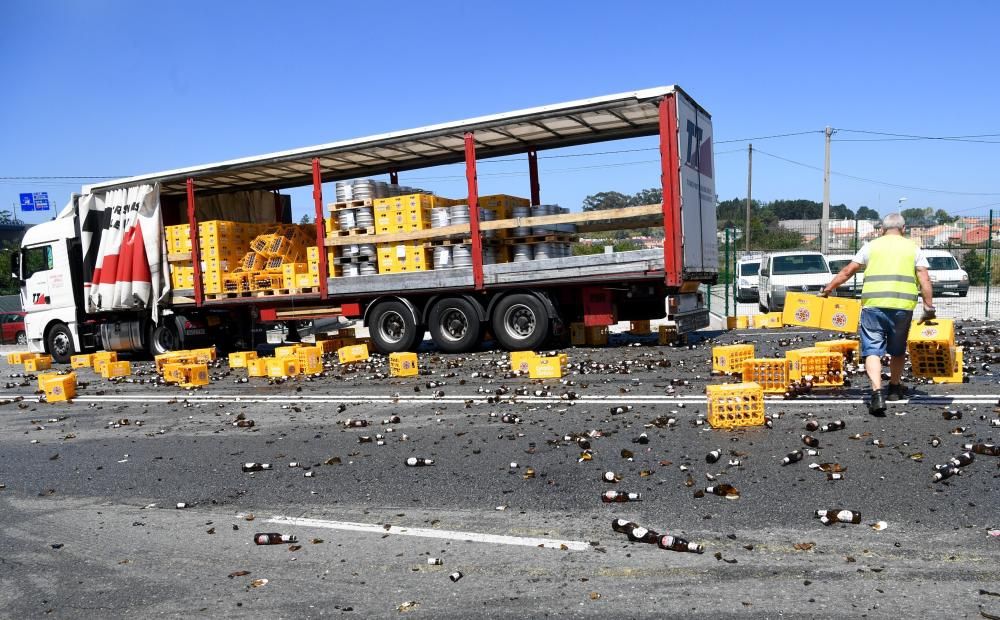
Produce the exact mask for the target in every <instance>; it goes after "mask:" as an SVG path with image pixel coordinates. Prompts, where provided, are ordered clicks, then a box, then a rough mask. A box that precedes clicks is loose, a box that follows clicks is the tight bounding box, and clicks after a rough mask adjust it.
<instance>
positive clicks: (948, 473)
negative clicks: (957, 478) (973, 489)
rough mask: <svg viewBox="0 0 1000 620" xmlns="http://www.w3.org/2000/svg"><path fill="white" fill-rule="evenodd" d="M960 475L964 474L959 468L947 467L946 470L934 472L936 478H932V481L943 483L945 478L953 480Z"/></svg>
mask: <svg viewBox="0 0 1000 620" xmlns="http://www.w3.org/2000/svg"><path fill="white" fill-rule="evenodd" d="M960 473H962V470H961V469H959V468H957V467H946V468H945V469H940V470H938V471H936V472H934V477H933V478H932V480H933V481H934V482H941V481H942V480H944V479H945V478H951V477H952V476H954V475H955V474H960Z"/></svg>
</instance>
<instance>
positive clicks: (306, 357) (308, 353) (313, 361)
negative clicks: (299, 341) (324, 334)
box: [295, 346, 323, 375]
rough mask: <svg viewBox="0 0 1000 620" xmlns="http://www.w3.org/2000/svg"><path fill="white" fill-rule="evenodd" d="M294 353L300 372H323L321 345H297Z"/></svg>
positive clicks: (307, 373) (313, 373)
mask: <svg viewBox="0 0 1000 620" xmlns="http://www.w3.org/2000/svg"><path fill="white" fill-rule="evenodd" d="M295 355H296V357H297V358H298V360H299V369H300V372H302V374H306V375H315V374H317V373H321V372H323V347H318V346H317V347H299V349H298V351H296V353H295Z"/></svg>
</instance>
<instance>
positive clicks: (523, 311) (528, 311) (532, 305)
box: [490, 293, 552, 351]
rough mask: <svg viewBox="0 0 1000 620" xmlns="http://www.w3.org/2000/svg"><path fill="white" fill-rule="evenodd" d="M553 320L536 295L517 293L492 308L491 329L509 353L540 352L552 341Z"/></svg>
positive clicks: (498, 341)
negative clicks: (547, 342)
mask: <svg viewBox="0 0 1000 620" xmlns="http://www.w3.org/2000/svg"><path fill="white" fill-rule="evenodd" d="M551 320H552V317H550V316H549V311H548V309H547V308H546V305H545V304H544V303H543V302H542V301H541V300H540V299H538V298H537V297H535V296H534V295H529V294H526V293H514V294H513V295H508V296H506V297H504V298H503V299H501V300H500V301H499V302H498V303H497V304H496V305H495V306H494V307H493V316H492V318H491V321H490V323H491V325H492V327H493V335H494V336H495V337H496V339H497V343H498V344H499V345H500V346H501V347H502V348H504V349H506V350H508V351H529V350H534V349H538V348H540V347H541V346H542V345H543V344H544V343H545V341H546V340H547V339H548V337H549V331H550V324H551V322H552V321H551Z"/></svg>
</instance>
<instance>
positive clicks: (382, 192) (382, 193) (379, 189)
mask: <svg viewBox="0 0 1000 620" xmlns="http://www.w3.org/2000/svg"><path fill="white" fill-rule="evenodd" d="M389 195H390V194H389V184H388V183H386V182H385V181H375V196H374V197H375V198H386V197H388V196H389Z"/></svg>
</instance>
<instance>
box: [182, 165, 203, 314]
mask: <svg viewBox="0 0 1000 620" xmlns="http://www.w3.org/2000/svg"><path fill="white" fill-rule="evenodd" d="M186 185H187V216H188V226H189V228H190V231H191V266H192V267H193V269H194V305H195V306H198V307H200V306H201V304H202V303H203V302H204V295H203V291H204V289H203V288H202V284H201V248H200V247H199V245H198V218H197V217H195V212H194V179H191V178H189V179H188V180H187V182H186Z"/></svg>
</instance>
